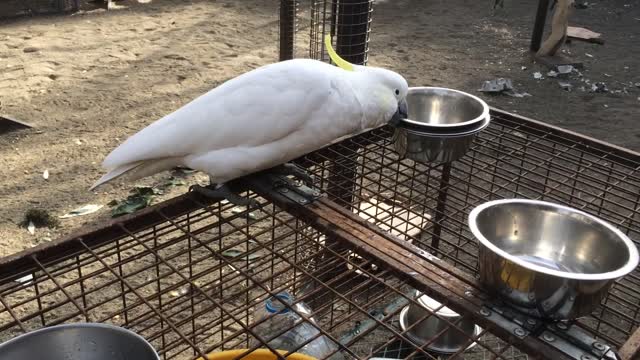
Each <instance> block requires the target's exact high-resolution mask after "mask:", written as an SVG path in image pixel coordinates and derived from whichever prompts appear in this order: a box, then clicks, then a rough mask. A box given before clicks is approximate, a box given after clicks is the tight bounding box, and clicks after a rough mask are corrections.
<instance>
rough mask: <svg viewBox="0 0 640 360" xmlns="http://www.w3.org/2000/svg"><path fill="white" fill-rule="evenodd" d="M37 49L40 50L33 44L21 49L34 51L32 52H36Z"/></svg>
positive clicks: (29, 51)
mask: <svg viewBox="0 0 640 360" xmlns="http://www.w3.org/2000/svg"><path fill="white" fill-rule="evenodd" d="M38 51H40V49H38V48H37V47H34V46H28V47H26V48H24V49H22V52H25V53H34V52H38Z"/></svg>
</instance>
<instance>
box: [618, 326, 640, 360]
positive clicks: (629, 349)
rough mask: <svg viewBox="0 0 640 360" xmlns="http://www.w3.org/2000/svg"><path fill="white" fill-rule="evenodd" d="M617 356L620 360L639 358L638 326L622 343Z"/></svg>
mask: <svg viewBox="0 0 640 360" xmlns="http://www.w3.org/2000/svg"><path fill="white" fill-rule="evenodd" d="M618 356H619V357H620V359H621V360H638V359H640V328H638V329H636V331H635V332H634V333H633V335H631V337H630V338H629V339H628V340H627V342H625V343H624V345H622V347H621V348H620V351H618Z"/></svg>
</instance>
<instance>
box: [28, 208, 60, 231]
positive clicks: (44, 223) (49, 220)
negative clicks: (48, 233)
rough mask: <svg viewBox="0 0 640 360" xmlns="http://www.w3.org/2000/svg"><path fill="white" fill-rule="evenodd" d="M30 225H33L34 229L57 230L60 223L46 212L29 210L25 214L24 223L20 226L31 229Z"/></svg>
mask: <svg viewBox="0 0 640 360" xmlns="http://www.w3.org/2000/svg"><path fill="white" fill-rule="evenodd" d="M29 225H33V226H34V229H35V228H41V227H48V228H55V227H58V225H60V221H59V220H58V219H56V218H55V217H54V216H51V214H49V212H48V211H46V210H40V209H29V210H27V212H26V213H25V215H24V219H23V220H22V222H20V226H22V227H25V228H29ZM29 232H31V231H29Z"/></svg>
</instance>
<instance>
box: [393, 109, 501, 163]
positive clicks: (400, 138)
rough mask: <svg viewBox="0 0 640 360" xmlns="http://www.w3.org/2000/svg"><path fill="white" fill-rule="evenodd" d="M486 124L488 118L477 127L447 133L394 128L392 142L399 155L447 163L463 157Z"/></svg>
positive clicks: (418, 159) (412, 158) (425, 161)
mask: <svg viewBox="0 0 640 360" xmlns="http://www.w3.org/2000/svg"><path fill="white" fill-rule="evenodd" d="M487 126H489V119H487V120H485V122H484V123H483V124H482V126H481V127H479V128H478V129H475V130H470V131H466V132H461V133H452V134H449V135H440V134H431V133H426V132H416V131H412V130H409V129H403V128H396V129H395V133H394V134H393V144H394V147H395V149H396V152H398V154H399V155H400V157H403V158H409V159H411V160H414V161H418V162H424V163H448V162H452V161H455V160H458V159H460V158H461V157H463V156H464V155H465V154H466V153H467V152H468V151H469V148H470V147H471V144H473V140H475V138H476V136H477V135H478V133H479V132H480V131H482V130H483V129H484V128H486V127H487Z"/></svg>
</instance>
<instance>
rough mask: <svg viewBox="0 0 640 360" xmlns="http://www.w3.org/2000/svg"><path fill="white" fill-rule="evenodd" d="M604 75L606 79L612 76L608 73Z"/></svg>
mask: <svg viewBox="0 0 640 360" xmlns="http://www.w3.org/2000/svg"><path fill="white" fill-rule="evenodd" d="M603 75H604V76H606V77H611V75H610V74H607V73H604V74H603Z"/></svg>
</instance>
